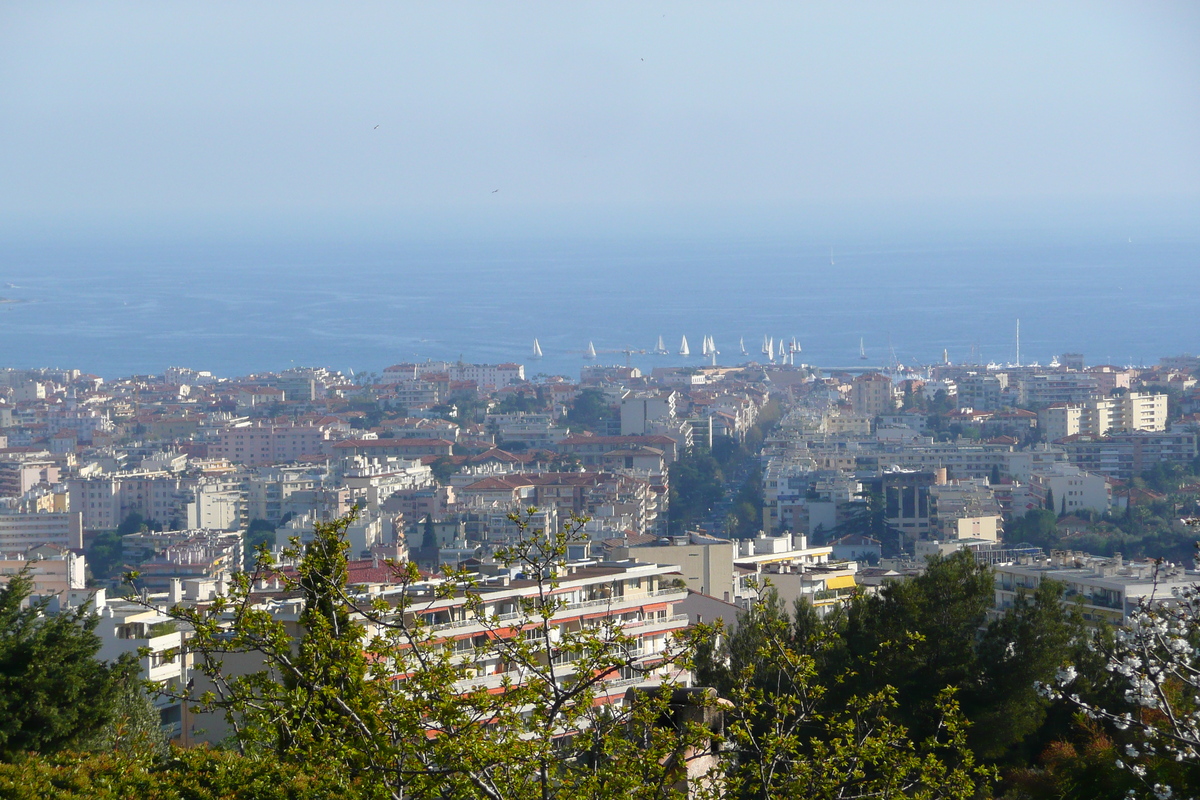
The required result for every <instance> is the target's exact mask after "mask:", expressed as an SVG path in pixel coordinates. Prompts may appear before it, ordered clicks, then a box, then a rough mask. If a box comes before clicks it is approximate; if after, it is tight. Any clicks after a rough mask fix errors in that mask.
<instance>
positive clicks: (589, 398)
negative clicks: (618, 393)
mask: <svg viewBox="0 0 1200 800" xmlns="http://www.w3.org/2000/svg"><path fill="white" fill-rule="evenodd" d="M615 418H616V414H615V413H614V412H613V410H612V407H611V406H609V404H608V401H607V400H605V398H604V392H602V391H600V390H599V389H584V390H583V391H582V392H580V393H579V396H578V397H576V398H575V400H574V402H572V403H571V407H570V408H569V409H568V410H567V422H568V423H569V424H570V426H571V429H572V430H587V431H593V432H600V433H605V432H607V429H608V421H609V420H611V419H615Z"/></svg>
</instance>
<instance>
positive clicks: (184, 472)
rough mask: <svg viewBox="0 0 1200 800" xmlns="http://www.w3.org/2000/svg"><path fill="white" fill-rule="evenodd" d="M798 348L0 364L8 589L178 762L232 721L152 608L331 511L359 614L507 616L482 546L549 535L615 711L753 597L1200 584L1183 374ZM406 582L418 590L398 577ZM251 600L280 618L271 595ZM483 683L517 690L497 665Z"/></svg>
mask: <svg viewBox="0 0 1200 800" xmlns="http://www.w3.org/2000/svg"><path fill="white" fill-rule="evenodd" d="M708 344H709V343H708V341H707V339H706V341H705V346H706V348H707V346H708ZM714 349H715V348H714ZM772 349H773V348H772ZM795 355H796V353H795V349H791V348H789V350H788V351H782V348H781V353H780V354H779V355H776V354H775V353H774V352H772V353H770V354H769V356H770V357H769V358H767V357H764V358H763V360H762V363H758V362H755V361H751V362H749V363H745V364H742V365H739V366H730V367H726V366H718V365H709V366H695V367H663V368H654V369H652V370H650V371H649V372H648V373H643V372H642V371H641V370H639V369H637V368H634V367H629V366H624V367H623V366H600V365H596V364H594V363H592V362H591V361H589V362H587V363H586V364H585V366H584V367H583V368H582V370H581V372H580V375H579V377H578V380H573V379H569V378H566V377H548V376H545V375H539V376H537V377H536V378H531V377H530V376H528V375H527V371H526V367H525V366H524V365H522V364H516V363H508V364H469V363H462V362H459V363H449V362H433V361H429V362H425V363H399V364H395V365H393V366H389V367H387V368H386V369H383V370H382V371H381V372H378V373H359V374H356V375H354V376H353V377H348V376H346V375H343V374H340V373H338V372H335V371H332V370H328V369H323V368H295V369H289V370H287V371H284V372H279V373H264V374H256V375H249V376H244V377H239V378H225V377H217V376H215V375H213V374H211V373H209V372H205V371H201V370H195V369H190V368H185V367H170V368H168V369H166V370H165V371H164V372H163V373H162V374H161V375H136V376H130V377H127V378H122V379H119V380H104V379H101V378H99V377H97V376H95V375H89V374H87V373H86V372H83V371H80V370H73V369H5V370H4V371H3V372H0V502H2V503H3V506H2V511H0V580H5V581H7V580H8V579H9V578H10V577H11V576H12V575H14V574H17V573H19V572H21V571H22V570H23V569H27V570H28V573H27V574H28V575H29V576H30V577H31V579H32V592H31V600H32V601H37V600H39V599H45V600H47V601H48V605H47V606H46V612H47V613H52V612H62V611H64V610H65V609H67V608H71V607H79V606H82V605H84V604H90V608H92V609H94V611H95V612H96V613H97V614H98V615H99V618H100V622H99V625H98V626H97V628H96V633H97V634H98V635H99V636H100V637H101V640H102V646H101V649H100V652H99V657H100V658H105V659H113V658H116V657H118V656H119V655H120V654H121V653H130V654H134V655H136V657H137V658H138V659H139V663H140V669H141V677H143V678H145V679H147V680H150V681H156V682H161V683H162V685H165V686H167V687H168V688H173V689H174V691H169V692H167V693H165V694H160V695H158V696H156V697H155V698H154V700H153V702H154V704H155V708H156V710H157V712H158V714H159V718H160V722H161V726H162V729H163V731H164V732H165V734H166V735H167V736H168V737H169V738H171V739H173V740H175V741H176V742H180V743H184V744H189V745H190V744H196V743H202V742H208V743H216V742H219V741H221V740H222V739H224V738H225V737H227V736H229V735H230V733H231V731H230V729H229V727H228V725H227V724H226V722H225V721H224V720H223V719H222V718H220V716H219V715H216V714H208V715H204V714H200V713H188V709H187V708H186V695H187V693H186V692H184V691H182V689H183V687H191V686H193V685H194V683H195V681H196V680H197V678H198V677H199V678H200V679H202V680H203V679H204V676H202V675H199V674H198V671H196V669H195V664H194V663H193V661H192V660H191V659H190V658H189V657H188V656H187V650H188V648H187V642H188V637H189V632H188V631H187V629H186V626H180V625H178V624H177V623H176V620H175V618H174V617H173V616H172V614H171V613H170V612H171V609H173V608H176V609H177V608H180V607H185V608H186V607H204V606H205V605H206V604H211V603H212V602H213V599H214V598H215V597H218V596H220V595H222V594H223V593H224V592H226V591H227V590H228V588H229V586H230V584H231V581H233V580H234V577H235V575H237V574H238V573H240V572H242V571H252V570H253V568H254V564H255V560H256V553H257V552H258V551H259V550H265V551H270V552H272V553H273V556H274V563H275V564H277V565H281V566H282V569H283V570H285V571H286V570H287V569H288V568H289V567H288V564H289V563H292V562H289V561H288V558H289V553H291V554H292V557H293V558H294V557H295V551H292V550H289V542H292V541H295V540H298V541H300V542H301V543H303V542H305V541H307V540H309V539H311V537H312V535H313V531H314V523H327V522H330V521H332V520H337V519H342V518H347V515H349V514H351V512H352V511H353V512H354V515H353V516H352V517H350V522H349V524H348V526H347V527H346V529H345V539H346V541H347V542H348V553H347V558H348V578H347V583H348V584H349V585H352V586H355V587H357V589H358V590H359V591H361V592H362V593H363V596H365V597H371V598H380V597H387V596H389V593H391V592H396V591H401V592H410V593H413V592H415V593H418V594H419V593H420V592H421V591H422V590H423V589H429V588H430V587H433V586H436V585H439V584H443V583H445V582H447V581H450V580H452V579H451V578H449V577H447V576H448V575H451V574H470V575H473V576H474V578H473V579H474V580H475V581H477V584H476V585H477V586H478V587H479V590H480V592H481V593H482V596H483V597H484V602H485V603H486V608H487V613H488V614H493V613H494V614H496V615H501V616H502V615H504V614H510V613H511V612H513V611H514V610H515V609H516V608H517V607H518V606H519V605H520V603H521V602H522V598H526V597H528V595H529V591H530V588H529V587H530V585H531V583H530V581H528V580H522V578H523V577H525V576H523V575H521V574H519V572H518V570H517V569H515V568H511V567H510V566H509V565H507V563H506V562H504V561H503V560H501V559H497V557H496V555H497V551H498V550H502V549H503V548H508V547H511V546H513V544H514V543H515V542H516V541H517V540H518V539H519V538H520V537H521V536H523V535H528V532H529V530H531V529H535V528H536V529H538V530H542V531H556V530H560V529H563V528H564V527H567V528H569V529H570V530H571V531H572V532H573V534H574V536H573V538H572V539H571V541H570V543H569V546H568V550H569V552H567V553H566V554H565V563H566V564H567V567H568V569H567V571H566V572H565V573H563V575H562V577H561V578H560V583H558V584H557V586H556V589H555V592H556V593H558V594H559V595H560V596H562V597H564V598H566V602H564V603H562V604H561V605H560V606H559V607H557V608H556V610H555V612H554V613H555V620H554V622H555V624H559V623H560V622H561V623H562V624H568V623H571V624H579V621H580V620H581V619H582V620H588V619H597V618H604V619H607V620H616V621H619V623H620V624H622V626H623V630H624V632H625V634H626V635H628V636H629V637H631V639H632V650H631V652H634V653H637V654H638V655H637V657H636V658H635V659H634V660H633V661H632V662H631V663H630V667H631V668H630V669H626V670H623V671H620V672H616V673H614V674H612V675H611V676H609V679H608V680H607V681H606V684H607V685H605V686H604V687H603V692H604V694H605V696H611V697H613V698H616V697H619V696H621V695H622V694H623V693H624V692H625V691H626V689H627V688H628V687H630V686H634V685H642V684H650V683H653V682H654V681H659V680H661V679H662V669H659V668H656V667H653V666H651V667H647V665H653V664H655V663H658V662H659V661H661V660H662V658H661V654H662V653H664V652H666V651H667V650H668V649H669V648H670V646H671V645H670V643H671V640H672V637H674V636H676V635H678V634H680V633H681V632H682V631H683V630H684V629H686V628H688V627H689V626H693V625H697V624H701V623H712V622H714V621H716V620H722V621H723V622H724V624H725V625H726V626H735V625H736V623H737V620H738V615H739V614H740V613H744V612H745V611H746V610H747V609H749V608H751V606H752V604H753V603H754V602H755V601H756V600H757V599H758V598H759V597H760V593H761V592H762V590H763V587H764V586H765V585H768V584H769V585H770V586H771V587H772V588H773V591H775V592H777V593H778V596H779V598H780V599H781V600H782V601H783V602H784V603H786V604H787V605H788V606H789V607H790V606H791V605H792V604H793V603H795V602H797V601H803V602H805V603H806V604H808V606H810V607H811V608H812V609H813V610H814V611H815V612H816V613H817V614H818V615H820V616H826V615H828V614H830V613H836V612H837V610H838V609H839V608H841V607H842V606H844V605H845V604H846V603H848V602H850V601H851V599H852V598H854V597H856V596H862V595H864V594H865V595H871V594H873V593H877V592H879V591H880V590H881V588H882V587H886V586H888V585H890V584H894V583H899V582H905V581H910V580H913V579H914V578H915V577H917V576H919V575H921V574H922V572H923V571H924V569H925V567H926V564H927V563H929V559H930V558H931V557H946V556H949V555H952V554H954V553H956V552H958V551H966V552H968V553H970V555H971V556H972V557H973V558H974V559H975V560H976V561H977V562H979V563H982V564H987V565H990V566H991V568H992V570H993V572H992V574H993V575H994V584H995V585H994V598H993V603H992V608H991V610H990V611H989V615H991V616H992V617H995V616H997V615H1003V614H1004V613H1005V611H1006V609H1009V608H1011V607H1012V605H1013V603H1014V602H1017V599H1016V598H1017V593H1018V592H1019V591H1021V589H1022V587H1024V588H1025V589H1027V590H1031V591H1032V590H1033V589H1035V588H1036V587H1037V586H1038V585H1039V583H1040V582H1041V581H1043V580H1047V579H1053V580H1055V581H1060V582H1062V583H1063V584H1065V585H1066V587H1067V592H1066V595H1065V596H1064V602H1065V601H1066V600H1065V597H1070V598H1072V599H1074V600H1076V601H1078V607H1079V609H1080V611H1081V613H1082V617H1083V619H1084V620H1085V622H1086V623H1088V624H1100V623H1106V624H1111V625H1115V626H1121V625H1122V624H1124V623H1125V622H1127V620H1128V619H1129V615H1130V614H1131V613H1133V612H1134V611H1135V610H1136V609H1137V608H1138V604H1139V602H1141V601H1143V600H1145V599H1146V598H1148V597H1149V596H1150V595H1151V594H1152V593H1157V594H1158V595H1159V596H1164V595H1169V594H1170V591H1171V590H1172V589H1179V588H1182V587H1185V586H1188V585H1190V584H1192V583H1194V582H1196V581H1197V580H1198V579H1200V573H1197V572H1196V571H1195V570H1194V569H1193V566H1192V560H1191V548H1192V546H1193V541H1194V536H1190V537H1189V528H1188V526H1187V524H1186V522H1185V520H1186V519H1187V518H1188V517H1190V516H1195V515H1196V514H1197V513H1198V512H1200V508H1198V506H1197V503H1198V501H1200V470H1198V466H1200V460H1198V455H1200V451H1198V449H1197V439H1198V436H1200V385H1198V382H1197V381H1198V376H1200V358H1198V357H1195V356H1191V355H1183V356H1174V357H1164V358H1162V359H1161V360H1160V362H1159V364H1157V365H1153V366H1148V367H1127V366H1114V365H1089V364H1087V363H1086V362H1085V359H1084V356H1083V355H1081V354H1076V353H1065V354H1062V355H1061V356H1059V357H1058V358H1056V359H1055V360H1054V361H1053V362H1052V363H1051V364H1050V365H1049V366H1038V365H1027V366H1018V365H996V364H990V365H966V364H961V365H960V364H950V363H944V364H939V365H935V366H931V367H925V368H920V369H912V368H905V367H897V368H895V369H889V370H868V369H861V370H855V371H849V370H847V371H837V372H825V371H823V370H821V369H819V368H817V367H814V366H810V365H805V364H797V363H795ZM711 361H712V362H714V363H715V361H716V358H715V356H714V357H713V358H712V359H711ZM514 515H515V516H514ZM406 562H412V563H414V564H415V565H416V566H417V567H418V568H419V574H418V576H417V578H416V580H407V579H406V580H401V579H400V578H399V577H398V573H397V571H396V566H395V565H397V564H402V563H406ZM127 573H133V574H136V575H137V576H138V578H137V580H136V582H134V584H133V586H132V588H131V586H130V585H125V584H122V581H121V576H122V575H123V574H127ZM247 596H248V597H249V598H251V600H252V602H254V603H255V604H257V605H258V606H259V607H261V608H263V609H268V610H270V612H271V613H273V614H276V615H281V616H282V617H287V618H289V619H293V620H294V619H295V618H296V614H297V613H298V611H297V607H296V601H295V592H294V591H292V592H290V593H289V592H288V591H287V590H286V587H284V586H282V585H281V584H280V583H279V582H278V581H277V580H276V581H274V582H271V581H267V580H263V581H260V582H259V583H257V584H255V585H253V586H251V587H250V590H249V592H248V595H247ZM438 597H439V598H441V599H439V600H438V601H437V602H435V603H431V604H430V605H429V606H428V607H427V608H425V610H424V611H423V612H422V613H423V618H424V619H425V621H426V622H428V623H429V624H430V626H431V629H432V630H435V631H437V635H438V636H439V637H443V638H444V639H445V640H446V641H447V642H452V643H453V642H457V643H461V642H466V643H468V644H469V643H470V642H472V641H473V637H476V638H477V637H479V636H481V635H483V634H485V633H486V632H487V628H488V624H487V621H486V618H485V617H483V616H480V615H478V614H472V613H468V603H467V601H466V595H465V594H459V595H457V596H454V595H440V594H439V595H438ZM589 612H591V613H589ZM480 676H481V677H480V678H478V679H475V682H476V683H478V682H479V681H482V683H483V685H486V686H489V687H500V686H503V685H507V683H508V682H510V681H512V680H514V678H515V676H514V674H513V673H512V672H510V671H508V670H507V669H506V665H505V663H504V661H503V659H495V660H493V661H490V662H488V663H486V664H481V665H480Z"/></svg>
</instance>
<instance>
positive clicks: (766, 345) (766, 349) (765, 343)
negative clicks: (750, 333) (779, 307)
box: [762, 333, 771, 356]
mask: <svg viewBox="0 0 1200 800" xmlns="http://www.w3.org/2000/svg"><path fill="white" fill-rule="evenodd" d="M762 352H763V355H764V356H765V355H768V354H769V353H770V352H771V348H770V343H769V342H768V341H767V335H766V334H765V333H764V334H763V346H762Z"/></svg>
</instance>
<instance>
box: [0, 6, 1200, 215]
mask: <svg viewBox="0 0 1200 800" xmlns="http://www.w3.org/2000/svg"><path fill="white" fill-rule="evenodd" d="M0 187H2V190H0V229H2V230H6V231H8V232H9V234H12V233H13V232H18V231H24V232H29V231H38V232H42V233H50V234H54V233H56V232H67V231H71V230H80V229H86V228H88V226H92V228H96V227H99V228H127V229H143V230H150V229H163V230H168V229H169V230H202V229H205V230H214V229H215V230H222V229H224V230H235V229H237V230H251V229H254V228H256V227H264V228H265V227H271V226H276V227H280V226H282V227H283V228H288V227H291V228H292V229H305V230H311V229H317V228H319V229H324V230H331V231H332V230H337V229H339V228H341V229H345V230H370V231H374V232H377V233H384V234H386V233H387V232H399V233H404V232H409V233H411V232H414V231H440V232H441V233H443V234H449V235H454V234H456V233H458V232H461V231H464V230H468V229H481V228H489V227H490V228H491V229H493V230H513V229H519V230H535V229H538V228H539V227H541V228H552V227H554V226H556V225H564V226H570V225H575V226H585V227H586V226H587V225H593V226H594V227H597V228H598V229H603V228H605V226H608V227H609V228H612V229H616V228H618V227H620V226H623V225H624V226H629V225H637V224H643V225H646V224H651V223H652V222H654V221H661V220H668V219H675V220H679V219H691V220H692V221H693V223H694V224H696V225H703V224H706V222H705V221H711V220H715V219H721V218H737V219H741V220H760V221H762V220H767V221H769V220H775V221H777V222H778V221H780V220H787V219H790V218H793V216H794V215H795V214H797V213H800V212H808V213H814V214H825V215H827V216H840V217H843V218H853V217H855V216H860V217H871V216H873V215H883V214H884V213H886V212H885V210H888V209H890V210H891V211H892V213H896V212H897V211H903V212H905V213H918V212H917V211H916V210H919V209H930V210H936V209H941V210H942V211H945V210H947V209H951V210H953V209H958V210H962V209H974V210H975V211H976V212H978V213H988V214H991V213H994V214H996V215H998V216H1003V215H1005V214H1008V215H1010V216H1011V217H1013V218H1020V217H1021V215H1025V217H1024V218H1025V219H1026V220H1033V219H1043V218H1046V216H1047V215H1049V216H1054V215H1056V214H1057V215H1059V216H1060V217H1062V218H1069V217H1070V216H1071V215H1072V214H1075V213H1077V212H1078V213H1082V212H1080V210H1081V209H1092V210H1093V212H1095V213H1116V214H1121V213H1126V211H1128V210H1129V209H1140V211H1139V212H1138V213H1144V214H1147V215H1151V216H1154V217H1155V218H1156V219H1160V220H1163V219H1165V220H1168V221H1169V222H1172V223H1173V224H1176V223H1177V224H1178V225H1182V226H1185V227H1186V226H1187V225H1189V224H1190V225H1193V226H1194V225H1195V224H1196V222H1195V217H1194V216H1192V214H1193V212H1194V211H1195V210H1196V209H1197V208H1200V205H1197V203H1200V4H1196V3H1189V2H1178V3H1172V2H1123V3H1108V2H1086V3H1062V2H980V3H960V2H953V3H952V2H946V3H891V2H888V3H871V2H864V3H816V2H803V3H802V2H794V1H793V2H785V3H769V2H756V3H732V2H726V3H704V2H696V1H695V0H689V1H688V2H679V3H674V2H631V3H623V2H613V1H612V0H606V1H605V2H571V3H561V2H545V3H539V2H526V3H495V2H480V3H470V2H455V3H428V2H425V3H402V2H387V3H371V2H361V3H354V4H347V3H304V2H295V0H289V2H280V3H271V2H258V3H253V4H249V3H241V2H237V3H233V2H230V3H222V2H205V3H182V2H162V3H117V2H106V3H85V2H80V3H62V2H17V1H14V0H10V2H6V3H4V4H2V5H0ZM1096 209H1106V210H1105V211H1103V212H1096V211H1095V210H1096ZM1114 209H1115V211H1114ZM930 213H935V212H934V211H930Z"/></svg>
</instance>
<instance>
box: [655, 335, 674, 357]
mask: <svg viewBox="0 0 1200 800" xmlns="http://www.w3.org/2000/svg"><path fill="white" fill-rule="evenodd" d="M654 354H655V355H656V356H665V355H670V351H669V350H667V346H666V345H665V344H663V340H662V337H661V336H659V337H658V345H657V346H655V348H654Z"/></svg>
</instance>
